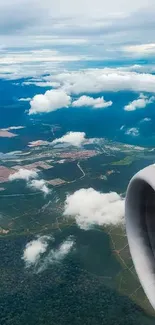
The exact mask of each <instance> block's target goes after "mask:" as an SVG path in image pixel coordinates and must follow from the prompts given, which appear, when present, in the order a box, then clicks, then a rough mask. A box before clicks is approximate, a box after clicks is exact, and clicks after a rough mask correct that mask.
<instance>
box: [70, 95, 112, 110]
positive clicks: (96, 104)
mask: <svg viewBox="0 0 155 325" xmlns="http://www.w3.org/2000/svg"><path fill="white" fill-rule="evenodd" d="M112 104H113V103H112V101H107V102H106V101H105V100H104V97H103V96H102V97H98V98H93V97H89V96H85V95H84V96H81V97H80V98H78V99H77V100H75V101H74V102H73V103H72V106H73V107H81V106H92V107H93V108H105V107H109V106H111V105H112Z"/></svg>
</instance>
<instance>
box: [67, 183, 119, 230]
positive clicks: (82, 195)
mask: <svg viewBox="0 0 155 325" xmlns="http://www.w3.org/2000/svg"><path fill="white" fill-rule="evenodd" d="M64 215H65V216H67V217H70V216H71V217H74V218H75V220H76V223H77V224H78V226H79V227H80V228H82V229H86V230H87V229H89V228H91V227H92V226H94V225H105V226H107V225H114V226H116V225H118V224H122V222H123V221H124V199H123V198H122V197H121V196H120V195H119V194H117V193H116V192H110V193H101V192H98V191H96V190H94V189H93V188H88V189H84V188H82V189H80V190H78V191H76V192H74V193H73V194H70V195H68V196H67V198H66V201H65V206H64Z"/></svg>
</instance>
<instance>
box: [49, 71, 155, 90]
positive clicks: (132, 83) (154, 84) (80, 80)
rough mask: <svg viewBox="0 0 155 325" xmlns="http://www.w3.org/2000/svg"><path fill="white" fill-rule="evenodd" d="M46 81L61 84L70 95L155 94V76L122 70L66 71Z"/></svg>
mask: <svg viewBox="0 0 155 325" xmlns="http://www.w3.org/2000/svg"><path fill="white" fill-rule="evenodd" d="M45 80H46V81H48V82H49V81H52V82H53V81H54V82H59V83H60V85H61V86H60V87H61V89H63V90H64V91H65V92H67V93H70V94H80V93H85V94H86V93H92V94H93V93H100V92H103V91H114V92H118V91H121V90H127V91H136V92H152V93H154V92H155V75H153V74H149V73H138V72H134V71H127V70H125V69H122V68H104V69H84V70H77V71H72V72H70V71H66V72H63V73H58V74H55V75H54V74H53V75H52V76H47V77H44V81H45Z"/></svg>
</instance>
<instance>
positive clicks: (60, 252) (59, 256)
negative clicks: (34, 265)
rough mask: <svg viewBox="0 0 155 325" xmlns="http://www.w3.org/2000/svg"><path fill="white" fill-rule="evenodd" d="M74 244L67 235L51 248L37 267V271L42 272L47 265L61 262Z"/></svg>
mask: <svg viewBox="0 0 155 325" xmlns="http://www.w3.org/2000/svg"><path fill="white" fill-rule="evenodd" d="M73 246H74V240H73V239H72V237H68V238H67V239H66V240H65V241H64V242H63V243H62V244H61V245H60V246H59V247H58V248H57V249H51V251H50V252H49V253H48V255H47V256H46V257H45V258H44V260H43V261H42V263H41V265H39V267H38V269H37V273H40V272H43V271H44V270H46V269H47V268H48V266H49V265H51V264H55V263H59V262H62V261H63V260H64V258H65V257H66V256H67V255H68V254H69V253H70V252H71V250H72V248H73Z"/></svg>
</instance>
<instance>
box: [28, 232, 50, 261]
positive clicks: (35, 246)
mask: <svg viewBox="0 0 155 325" xmlns="http://www.w3.org/2000/svg"><path fill="white" fill-rule="evenodd" d="M47 240H48V237H47V236H42V237H39V238H38V239H36V240H32V241H30V242H29V243H27V245H26V247H25V249H24V253H23V256H22V259H23V260H24V262H25V264H26V267H30V266H32V265H34V264H37V262H38V261H39V259H40V256H41V255H42V254H43V253H45V252H46V249H47V247H48V242H47Z"/></svg>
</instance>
